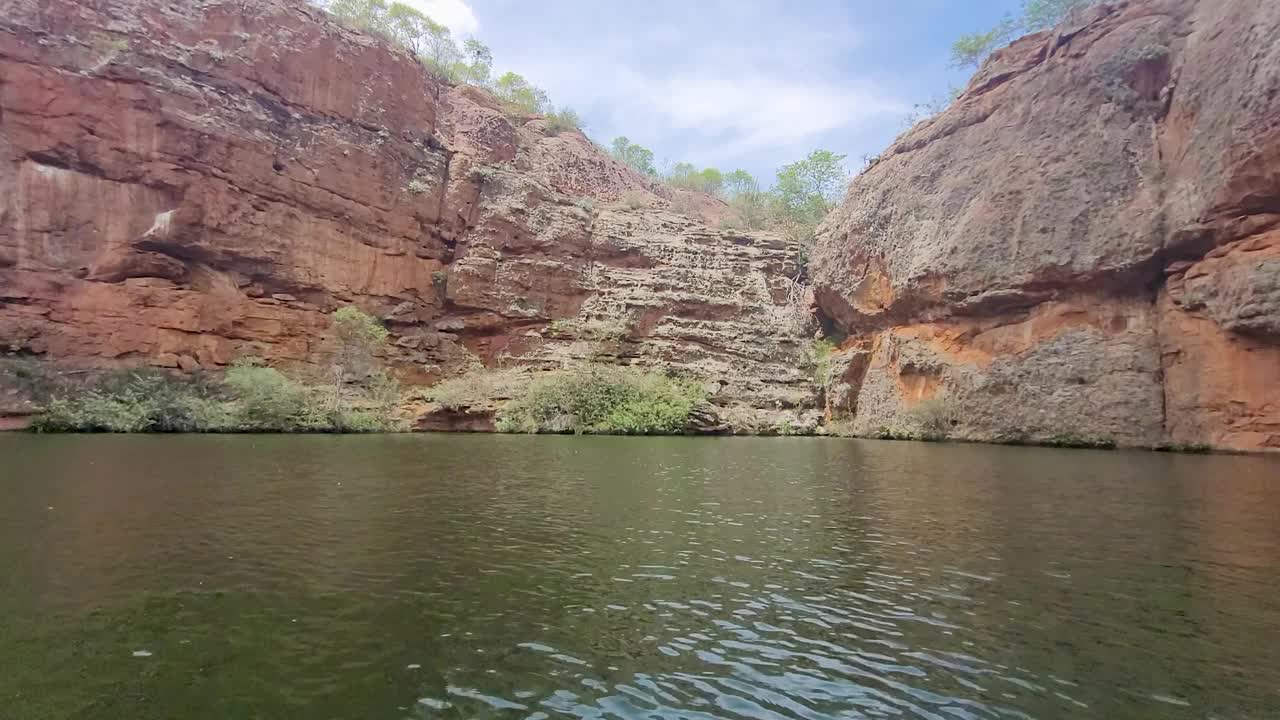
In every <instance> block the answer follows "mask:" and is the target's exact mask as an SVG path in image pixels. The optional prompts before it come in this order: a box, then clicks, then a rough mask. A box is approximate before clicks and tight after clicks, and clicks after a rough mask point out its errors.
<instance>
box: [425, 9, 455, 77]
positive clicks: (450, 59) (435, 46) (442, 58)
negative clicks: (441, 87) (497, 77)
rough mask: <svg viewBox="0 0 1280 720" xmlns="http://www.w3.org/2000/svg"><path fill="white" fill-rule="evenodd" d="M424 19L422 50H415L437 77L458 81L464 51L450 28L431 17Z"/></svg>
mask: <svg viewBox="0 0 1280 720" xmlns="http://www.w3.org/2000/svg"><path fill="white" fill-rule="evenodd" d="M419 14H420V15H421V13H419ZM422 19H423V20H425V21H426V23H425V24H424V25H423V27H422V30H423V32H422V34H421V35H419V37H418V42H419V46H420V47H421V50H416V51H415V52H417V53H418V57H420V58H422V61H423V62H424V63H426V65H427V69H428V70H429V71H430V72H431V73H432V74H433V75H435V76H436V77H437V78H439V79H441V80H445V81H447V82H451V83H456V82H458V81H459V80H460V78H459V77H458V66H459V64H460V63H461V62H462V51H461V50H459V49H458V43H456V42H454V41H453V34H452V33H450V32H449V28H447V27H445V26H444V25H441V24H440V23H438V22H435V21H434V20H432V19H431V18H428V17H426V16H422Z"/></svg>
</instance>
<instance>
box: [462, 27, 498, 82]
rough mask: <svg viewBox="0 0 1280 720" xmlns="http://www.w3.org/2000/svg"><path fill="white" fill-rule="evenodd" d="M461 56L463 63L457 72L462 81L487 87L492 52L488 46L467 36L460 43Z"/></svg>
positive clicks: (491, 68)
mask: <svg viewBox="0 0 1280 720" xmlns="http://www.w3.org/2000/svg"><path fill="white" fill-rule="evenodd" d="M462 56H463V65H462V68H461V72H460V73H459V76H460V77H461V78H462V81H463V82H466V83H470V84H472V85H475V86H477V87H487V86H488V85H489V75H490V74H491V73H492V72H493V53H492V52H490V51H489V46H488V45H485V44H484V43H482V42H480V41H479V40H476V39H475V38H467V39H466V41H465V42H463V43H462Z"/></svg>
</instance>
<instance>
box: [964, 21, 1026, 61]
mask: <svg viewBox="0 0 1280 720" xmlns="http://www.w3.org/2000/svg"><path fill="white" fill-rule="evenodd" d="M1016 34H1017V25H1016V24H1015V23H1014V21H1013V20H1012V19H1011V18H1005V19H1004V20H1002V21H1001V22H1000V24H999V25H997V26H995V27H994V28H992V29H990V30H988V31H987V32H984V33H969V34H968V35H961V36H960V37H959V39H957V40H956V41H955V42H954V43H952V44H951V64H952V65H953V66H955V67H958V68H959V67H973V68H977V67H978V66H979V65H981V64H982V61H983V59H985V58H986V57H987V55H990V54H991V51H992V50H995V49H996V47H998V46H999V45H1002V44H1004V43H1006V42H1008V41H1009V39H1010V38H1012V37H1013V36H1014V35H1016Z"/></svg>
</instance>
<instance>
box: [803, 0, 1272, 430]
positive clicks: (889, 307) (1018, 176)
mask: <svg viewBox="0 0 1280 720" xmlns="http://www.w3.org/2000/svg"><path fill="white" fill-rule="evenodd" d="M1277 37H1280V4H1277V3H1274V2H1257V1H1256V0H1213V1H1212V2H1210V1H1209V0H1204V1H1202V2H1196V1H1195V0H1135V1H1134V2H1131V3H1114V4H1109V5H1103V6H1100V7H1098V8H1095V9H1094V10H1093V11H1092V13H1091V14H1090V15H1089V16H1088V17H1086V18H1084V19H1083V20H1082V21H1081V22H1079V23H1077V24H1076V25H1074V26H1070V27H1065V28H1059V29H1058V30H1057V31H1054V32H1045V33H1039V34H1036V35H1031V36H1028V37H1025V38H1022V39H1020V40H1018V41H1016V42H1015V43H1013V44H1012V45H1011V46H1010V47H1008V48H1007V49H1004V50H1002V51H999V52H997V53H996V54H995V55H994V56H993V57H991V58H990V59H989V60H988V61H987V62H986V63H985V65H984V66H983V67H982V69H981V70H980V71H979V73H978V74H977V75H976V76H975V77H974V78H973V80H972V81H971V83H970V84H969V86H968V88H967V89H966V90H965V91H964V93H963V95H961V97H960V98H959V99H958V100H957V101H956V102H955V103H954V104H953V105H952V107H950V108H949V109H947V110H946V111H945V112H943V113H941V114H940V115H938V116H936V117H934V118H932V119H929V120H927V121H924V122H921V123H919V124H917V125H916V126H915V127H914V128H912V129H911V130H910V131H909V132H907V133H905V134H904V135H903V136H902V137H900V138H899V139H898V140H897V141H896V142H895V143H894V144H893V146H892V147H890V148H889V149H888V150H887V151H886V152H885V153H884V154H883V155H881V156H880V157H879V159H878V160H877V161H876V162H874V164H873V165H872V166H871V167H869V168H868V169H867V170H866V171H865V172H863V173H862V174H861V175H860V176H859V177H858V178H857V179H856V180H855V181H854V183H853V184H852V187H851V189H850V191H849V194H848V197H847V199H846V200H845V202H844V204H843V205H842V206H841V207H840V208H839V209H838V210H837V211H836V212H835V213H833V215H832V216H831V217H829V218H828V220H827V221H826V223H825V224H824V226H823V227H822V229H821V230H820V232H819V243H818V247H817V249H816V251H815V253H814V256H813V265H812V272H813V275H814V277H815V291H816V294H817V299H818V303H819V305H820V308H821V312H822V313H823V314H824V315H825V316H826V321H827V323H828V325H829V326H830V327H831V328H832V329H833V330H835V331H836V332H838V333H841V334H847V339H845V340H844V342H843V344H842V349H841V351H840V352H839V353H838V355H837V356H836V358H834V360H833V363H832V364H833V368H834V370H833V379H832V382H831V388H830V390H829V392H828V396H827V402H828V409H829V412H830V413H831V414H832V415H833V416H835V417H836V418H841V419H844V420H845V421H847V422H849V423H850V424H851V425H852V429H853V430H854V431H855V432H858V433H875V432H876V431H877V430H878V429H879V428H895V427H902V426H906V425H910V424H912V423H913V422H916V423H918V422H919V421H920V420H919V417H917V416H916V415H917V414H918V413H920V411H921V410H926V412H927V414H929V415H931V416H932V418H931V419H932V420H933V421H938V420H941V422H943V423H944V424H945V425H948V426H949V427H947V428H946V432H947V434H950V435H952V436H956V437H964V438H971V439H983V440H988V439H1010V440H1016V439H1027V440H1050V439H1054V438H1076V439H1092V440H1101V441H1114V442H1117V443H1119V444H1126V445H1142V446H1150V445H1157V444H1161V443H1177V444H1181V443H1206V444H1211V445H1214V446H1218V447H1223V448H1234V449H1247V450H1256V449H1280V42H1277V40H1276V38H1277Z"/></svg>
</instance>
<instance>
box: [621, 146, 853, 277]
mask: <svg viewBox="0 0 1280 720" xmlns="http://www.w3.org/2000/svg"><path fill="white" fill-rule="evenodd" d="M609 154H610V155H612V156H613V158H614V159H615V160H617V161H618V162H621V163H623V164H625V165H629V166H630V167H632V168H634V169H635V170H637V171H639V172H641V173H643V174H645V175H648V176H650V177H653V178H655V179H658V180H661V181H662V182H664V183H665V184H666V185H668V186H669V187H673V188H679V189H683V190H694V191H697V192H703V193H707V194H709V195H717V196H719V197H721V198H723V199H724V200H725V201H726V202H728V203H729V215H728V217H726V218H725V220H724V221H723V222H722V223H721V226H722V227H723V228H725V229H743V230H773V231H775V232H779V233H782V234H783V235H785V236H787V237H788V238H789V239H791V240H794V241H796V242H798V243H800V244H801V245H802V246H803V247H804V248H805V249H806V252H807V249H808V248H809V247H810V246H811V245H812V244H813V239H814V233H815V231H816V230H817V227H818V224H819V223H820V222H822V219H823V218H824V217H826V215H827V213H828V212H830V211H831V209H832V208H834V207H835V206H836V204H837V203H839V202H840V199H841V196H842V195H843V194H844V191H845V188H846V187H847V186H848V182H849V175H848V172H847V171H846V170H845V166H844V163H845V156H844V155H838V154H836V153H833V152H831V151H830V150H814V151H813V152H811V153H809V155H808V156H807V157H805V158H804V159H803V160H797V161H796V162H793V163H790V164H787V165H783V166H782V167H781V168H779V169H778V173H777V177H776V178H775V181H774V186H773V189H771V190H762V189H761V187H760V182H759V181H758V180H757V179H756V178H755V177H753V176H752V175H751V173H749V172H747V171H746V170H734V171H732V172H729V173H725V172H723V171H721V170H718V169H716V168H702V169H698V167H697V166H695V165H693V164H691V163H684V162H681V163H676V164H675V165H673V166H672V168H671V171H670V172H668V173H666V174H662V173H659V172H658V171H657V170H656V169H654V166H653V151H651V150H649V149H648V148H646V147H644V146H642V145H637V144H636V143H633V142H631V140H629V139H628V138H626V137H625V136H622V137H616V138H614V139H613V142H612V143H610V149H609ZM628 205H630V204H629V203H628Z"/></svg>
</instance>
